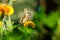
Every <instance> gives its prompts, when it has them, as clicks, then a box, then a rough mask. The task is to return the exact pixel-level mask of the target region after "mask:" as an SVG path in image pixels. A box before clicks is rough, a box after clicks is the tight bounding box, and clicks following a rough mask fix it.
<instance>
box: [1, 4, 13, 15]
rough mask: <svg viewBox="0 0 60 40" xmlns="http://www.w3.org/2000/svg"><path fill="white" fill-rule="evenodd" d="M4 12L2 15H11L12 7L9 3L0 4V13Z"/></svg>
mask: <svg viewBox="0 0 60 40" xmlns="http://www.w3.org/2000/svg"><path fill="white" fill-rule="evenodd" d="M2 12H3V13H4V15H12V14H13V13H14V9H13V7H12V6H10V5H6V4H0V15H1V14H2Z"/></svg>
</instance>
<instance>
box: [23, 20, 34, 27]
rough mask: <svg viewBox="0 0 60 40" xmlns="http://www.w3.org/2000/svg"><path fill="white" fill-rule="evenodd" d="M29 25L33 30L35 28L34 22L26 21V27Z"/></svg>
mask: <svg viewBox="0 0 60 40" xmlns="http://www.w3.org/2000/svg"><path fill="white" fill-rule="evenodd" d="M28 25H30V26H32V27H33V28H34V27H35V23H34V22H32V21H26V22H25V23H24V27H27V26H28Z"/></svg>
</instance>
